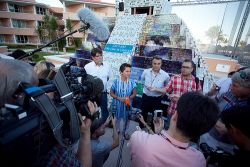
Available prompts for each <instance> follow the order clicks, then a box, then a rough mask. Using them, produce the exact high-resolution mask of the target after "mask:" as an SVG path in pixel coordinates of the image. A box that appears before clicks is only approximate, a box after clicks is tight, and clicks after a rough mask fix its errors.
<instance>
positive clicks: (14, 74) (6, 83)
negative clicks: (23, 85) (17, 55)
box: [0, 59, 38, 107]
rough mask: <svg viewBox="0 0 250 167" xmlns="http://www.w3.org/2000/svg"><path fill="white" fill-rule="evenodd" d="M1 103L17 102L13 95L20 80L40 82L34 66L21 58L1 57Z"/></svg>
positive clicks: (33, 83) (31, 82)
mask: <svg viewBox="0 0 250 167" xmlns="http://www.w3.org/2000/svg"><path fill="white" fill-rule="evenodd" d="M0 67H1V71H0V105H1V107H2V106H3V105H4V104H5V103H13V102H14V103H16V102H17V101H16V100H15V99H13V97H12V95H13V94H14V93H15V91H16V89H17V87H18V84H19V82H27V83H30V84H32V85H37V84H38V79H37V75H36V73H35V72H34V70H33V67H32V66H31V65H29V64H28V63H25V62H23V61H20V60H11V59H0Z"/></svg>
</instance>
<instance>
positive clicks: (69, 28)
mask: <svg viewBox="0 0 250 167" xmlns="http://www.w3.org/2000/svg"><path fill="white" fill-rule="evenodd" d="M66 28H67V30H68V31H69V32H72V29H73V28H72V25H71V20H70V19H66ZM71 39H72V41H73V43H74V45H76V44H75V40H74V37H73V35H71ZM68 43H69V40H68V37H67V45H68Z"/></svg>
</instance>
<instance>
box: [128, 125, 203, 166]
mask: <svg viewBox="0 0 250 167" xmlns="http://www.w3.org/2000/svg"><path fill="white" fill-rule="evenodd" d="M161 133H162V135H164V136H165V137H167V139H168V140H166V139H165V138H164V137H162V136H160V135H158V134H154V135H152V134H148V133H146V132H144V131H135V132H134V133H133V134H132V135H131V138H130V141H129V144H128V146H129V149H130V155H131V159H132V167H163V166H164V167H165V166H166V167H183V166H190V167H191V166H192V167H205V166H206V161H205V158H204V156H203V154H202V153H201V152H200V151H198V150H197V149H195V148H193V147H189V144H188V143H183V142H180V141H178V140H176V139H174V138H172V137H171V136H169V135H168V134H167V132H166V131H164V130H163V131H162V132H161ZM179 147H180V148H179Z"/></svg>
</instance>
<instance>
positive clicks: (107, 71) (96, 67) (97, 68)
mask: <svg viewBox="0 0 250 167" xmlns="http://www.w3.org/2000/svg"><path fill="white" fill-rule="evenodd" d="M91 58H92V60H93V61H92V62H90V63H88V64H86V65H85V67H84V68H85V70H86V72H87V74H89V75H92V76H96V77H98V78H100V79H101V80H102V82H103V85H104V89H103V93H102V99H101V110H102V111H101V114H102V119H104V120H106V119H107V118H108V115H109V112H108V105H107V103H108V100H107V82H108V80H109V78H110V77H111V74H112V73H111V68H110V66H109V65H108V64H107V63H105V62H103V56H102V50H101V49H99V48H94V49H92V51H91Z"/></svg>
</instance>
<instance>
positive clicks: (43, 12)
mask: <svg viewBox="0 0 250 167" xmlns="http://www.w3.org/2000/svg"><path fill="white" fill-rule="evenodd" d="M36 14H40V15H45V14H46V9H45V8H42V7H38V6H36Z"/></svg>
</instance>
